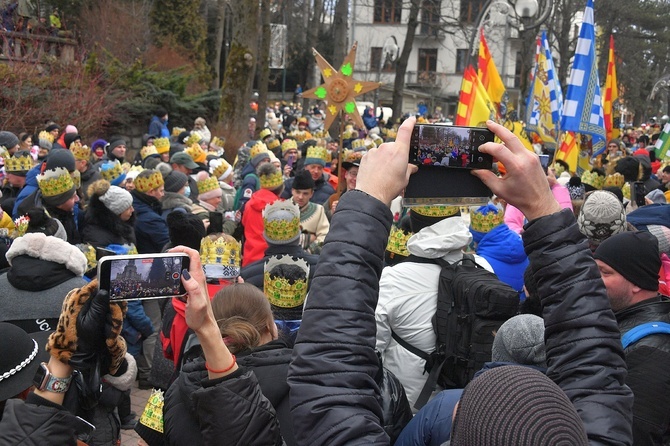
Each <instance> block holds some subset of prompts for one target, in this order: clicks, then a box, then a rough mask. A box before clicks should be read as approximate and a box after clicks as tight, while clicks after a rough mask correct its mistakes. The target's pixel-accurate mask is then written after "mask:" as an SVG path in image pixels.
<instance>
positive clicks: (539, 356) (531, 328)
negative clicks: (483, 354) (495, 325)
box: [491, 314, 547, 367]
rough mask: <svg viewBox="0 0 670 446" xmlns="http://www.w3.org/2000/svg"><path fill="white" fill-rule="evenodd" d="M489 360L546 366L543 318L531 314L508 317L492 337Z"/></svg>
mask: <svg viewBox="0 0 670 446" xmlns="http://www.w3.org/2000/svg"><path fill="white" fill-rule="evenodd" d="M491 360H492V361H493V362H512V363H514V364H519V365H534V366H537V367H546V366H547V357H546V349H545V346H544V320H543V319H542V318H541V317H538V316H535V315H533V314H520V315H518V316H514V317H513V318H511V319H508V320H507V321H506V322H505V323H504V324H502V325H501V326H500V328H499V329H498V332H497V333H496V335H495V337H494V338H493V348H492V350H491Z"/></svg>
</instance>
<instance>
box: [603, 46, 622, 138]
mask: <svg viewBox="0 0 670 446" xmlns="http://www.w3.org/2000/svg"><path fill="white" fill-rule="evenodd" d="M614 62H615V58H614V36H612V35H610V51H609V58H608V61H607V78H605V97H604V100H603V113H604V117H605V132H606V134H607V140H610V139H612V138H618V137H619V133H621V131H620V129H619V126H620V120H621V111H620V110H619V88H618V86H617V81H616V65H615V64H614Z"/></svg>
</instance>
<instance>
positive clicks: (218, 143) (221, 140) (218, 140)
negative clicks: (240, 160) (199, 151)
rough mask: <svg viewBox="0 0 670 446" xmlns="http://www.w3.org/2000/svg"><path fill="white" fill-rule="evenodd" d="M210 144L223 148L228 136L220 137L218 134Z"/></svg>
mask: <svg viewBox="0 0 670 446" xmlns="http://www.w3.org/2000/svg"><path fill="white" fill-rule="evenodd" d="M209 144H210V145H211V146H216V147H221V148H223V147H224V146H225V145H226V138H219V137H218V136H215V137H214V138H212V140H211V141H210V142H209Z"/></svg>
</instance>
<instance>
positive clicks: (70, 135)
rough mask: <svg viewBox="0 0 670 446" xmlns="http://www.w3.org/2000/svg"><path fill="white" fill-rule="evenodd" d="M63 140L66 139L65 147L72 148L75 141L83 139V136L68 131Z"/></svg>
mask: <svg viewBox="0 0 670 446" xmlns="http://www.w3.org/2000/svg"><path fill="white" fill-rule="evenodd" d="M63 141H65V148H66V149H70V146H71V145H72V143H73V142H75V141H81V136H79V134H78V133H66V134H65V136H63Z"/></svg>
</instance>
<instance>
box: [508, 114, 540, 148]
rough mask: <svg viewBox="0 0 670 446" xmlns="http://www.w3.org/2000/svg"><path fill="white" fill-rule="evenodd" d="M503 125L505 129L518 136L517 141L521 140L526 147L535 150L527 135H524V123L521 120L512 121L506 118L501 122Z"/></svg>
mask: <svg viewBox="0 0 670 446" xmlns="http://www.w3.org/2000/svg"><path fill="white" fill-rule="evenodd" d="M503 126H505V128H507V130H509V131H511V132H512V133H514V135H516V137H517V138H519V141H521V143H522V144H523V146H524V147H525V148H526V149H528V150H530V151H531V152H533V153H535V150H534V149H533V144H532V143H531V142H530V140H529V139H528V135H526V132H525V129H524V124H523V122H522V121H512V120H511V119H507V120H506V121H505V123H504V124H503Z"/></svg>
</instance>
